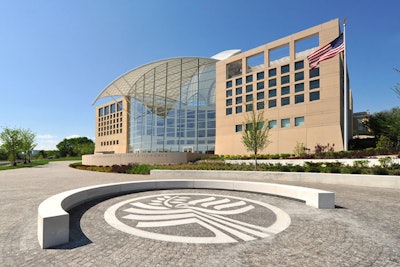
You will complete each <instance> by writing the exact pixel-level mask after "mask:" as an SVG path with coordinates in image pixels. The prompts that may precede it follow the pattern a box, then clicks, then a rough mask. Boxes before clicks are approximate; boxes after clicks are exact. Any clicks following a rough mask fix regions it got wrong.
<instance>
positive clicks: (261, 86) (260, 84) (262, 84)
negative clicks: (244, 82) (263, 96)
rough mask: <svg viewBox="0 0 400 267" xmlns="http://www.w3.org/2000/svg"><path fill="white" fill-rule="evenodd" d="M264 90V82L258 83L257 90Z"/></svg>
mask: <svg viewBox="0 0 400 267" xmlns="http://www.w3.org/2000/svg"><path fill="white" fill-rule="evenodd" d="M262 89H264V82H259V83H257V90H262Z"/></svg>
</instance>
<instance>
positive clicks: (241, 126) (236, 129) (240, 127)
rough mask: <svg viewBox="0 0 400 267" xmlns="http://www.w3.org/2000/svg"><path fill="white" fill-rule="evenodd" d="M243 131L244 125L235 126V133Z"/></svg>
mask: <svg viewBox="0 0 400 267" xmlns="http://www.w3.org/2000/svg"><path fill="white" fill-rule="evenodd" d="M242 130H243V125H241V124H237V125H235V132H237V133H238V132H241V131H242Z"/></svg>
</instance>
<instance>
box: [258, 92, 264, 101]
mask: <svg viewBox="0 0 400 267" xmlns="http://www.w3.org/2000/svg"><path fill="white" fill-rule="evenodd" d="M260 99H264V92H259V93H257V100H260Z"/></svg>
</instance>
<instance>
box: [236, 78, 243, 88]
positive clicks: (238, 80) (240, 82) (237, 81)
mask: <svg viewBox="0 0 400 267" xmlns="http://www.w3.org/2000/svg"><path fill="white" fill-rule="evenodd" d="M238 85H242V78H237V79H236V86H238Z"/></svg>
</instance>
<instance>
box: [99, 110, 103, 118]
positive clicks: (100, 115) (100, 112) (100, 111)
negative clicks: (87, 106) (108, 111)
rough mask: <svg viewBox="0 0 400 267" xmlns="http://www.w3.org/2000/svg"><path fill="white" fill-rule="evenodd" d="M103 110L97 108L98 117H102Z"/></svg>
mask: <svg viewBox="0 0 400 267" xmlns="http://www.w3.org/2000/svg"><path fill="white" fill-rule="evenodd" d="M103 112H104V109H103V108H99V117H102V116H103V114H104V113H103Z"/></svg>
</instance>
